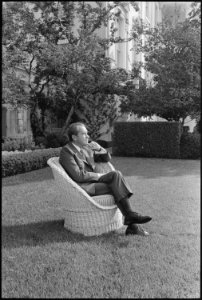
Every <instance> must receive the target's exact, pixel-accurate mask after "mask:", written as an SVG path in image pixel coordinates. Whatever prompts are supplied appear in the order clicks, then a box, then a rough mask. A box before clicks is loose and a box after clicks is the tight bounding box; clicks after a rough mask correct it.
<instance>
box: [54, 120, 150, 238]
mask: <svg viewBox="0 0 202 300" xmlns="http://www.w3.org/2000/svg"><path fill="white" fill-rule="evenodd" d="M68 136H69V140H70V142H69V143H67V144H66V145H65V146H64V147H63V148H62V150H61V152H60V158H59V162H60V164H61V165H62V166H63V168H64V169H65V171H66V172H67V173H68V175H69V176H70V177H71V178H72V179H73V180H74V181H76V182H77V183H78V184H79V185H80V186H81V187H82V188H83V189H84V190H85V191H86V192H87V193H88V194H89V195H91V196H96V195H103V194H113V196H114V199H115V203H116V204H117V206H118V208H119V209H120V211H121V212H122V214H123V216H124V217H125V218H124V225H128V227H127V229H126V235H128V234H138V235H143V236H146V235H148V232H146V231H145V230H144V229H143V228H141V227H140V225H137V224H143V223H146V222H149V221H150V220H151V217H149V216H142V215H140V214H138V213H137V212H134V211H133V210H132V208H131V205H130V202H129V198H130V197H131V196H132V195H133V192H132V190H131V188H130V187H129V185H128V183H127V182H126V180H125V179H124V177H123V175H122V173H121V172H120V171H118V170H115V171H110V172H107V173H105V174H102V173H99V172H97V171H96V167H95V162H94V151H93V150H101V152H102V153H103V152H107V151H106V150H105V149H104V148H102V147H100V146H99V145H98V144H97V143H95V142H92V143H90V144H89V143H88V142H89V135H88V131H87V129H86V126H85V125H84V124H83V123H80V122H77V123H72V124H71V125H70V127H69V130H68ZM92 148H93V149H92ZM98 148H100V149H98Z"/></svg>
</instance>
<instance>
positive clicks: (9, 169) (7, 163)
mask: <svg viewBox="0 0 202 300" xmlns="http://www.w3.org/2000/svg"><path fill="white" fill-rule="evenodd" d="M60 150H61V148H57V149H43V150H35V151H32V152H27V153H15V154H10V155H6V156H5V155H3V156H2V177H7V176H12V175H16V174H20V173H25V172H29V171H32V170H37V169H41V168H44V167H47V160H48V159H49V158H50V157H54V156H59V154H60Z"/></svg>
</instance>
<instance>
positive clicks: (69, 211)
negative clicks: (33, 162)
mask: <svg viewBox="0 0 202 300" xmlns="http://www.w3.org/2000/svg"><path fill="white" fill-rule="evenodd" d="M47 163H48V165H49V166H50V167H51V169H52V172H53V176H54V179H55V182H56V184H57V186H58V187H59V189H58V197H63V203H65V207H63V208H61V209H62V210H63V213H64V219H65V223H64V226H65V227H66V228H67V229H69V230H70V231H73V232H78V233H82V234H84V235H86V236H93V235H100V234H102V233H106V232H109V231H113V230H116V229H119V228H120V227H122V226H123V218H122V214H121V212H120V210H119V209H118V207H117V205H116V204H115V202H114V197H113V196H112V195H109V194H107V195H101V196H93V197H91V196H89V195H88V194H87V193H86V192H85V191H84V190H83V189H82V188H81V187H80V186H79V185H78V184H77V183H76V182H75V181H73V180H72V179H71V178H70V177H69V176H68V174H67V173H66V172H65V170H64V169H63V167H62V166H61V164H60V163H59V157H52V158H50V159H48V161H47ZM96 167H97V169H98V172H99V173H101V172H103V173H104V172H105V171H107V170H108V171H109V170H114V167H113V166H112V164H111V163H109V162H108V163H99V164H96ZM64 201H65V202H64Z"/></svg>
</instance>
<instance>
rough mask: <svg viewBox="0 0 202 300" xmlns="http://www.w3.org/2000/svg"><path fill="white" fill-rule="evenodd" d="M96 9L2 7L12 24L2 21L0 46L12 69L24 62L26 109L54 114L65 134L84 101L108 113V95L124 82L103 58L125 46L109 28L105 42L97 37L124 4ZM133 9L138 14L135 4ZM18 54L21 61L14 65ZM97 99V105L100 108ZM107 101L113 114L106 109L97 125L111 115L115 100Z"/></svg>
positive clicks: (81, 4) (85, 5)
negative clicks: (61, 121)
mask: <svg viewBox="0 0 202 300" xmlns="http://www.w3.org/2000/svg"><path fill="white" fill-rule="evenodd" d="M94 4H95V5H93V4H89V2H85V1H78V2H74V1H66V2H65V1H46V2H36V1H31V2H25V3H23V2H18V4H17V6H15V5H16V3H14V2H10V3H8V4H6V6H7V7H6V9H5V12H7V14H9V16H12V18H9V17H4V25H3V27H4V34H3V43H4V45H5V47H6V50H7V52H9V55H10V57H12V62H13V64H14V65H15V66H16V64H20V63H21V61H23V59H26V60H27V66H26V67H25V68H24V70H25V72H26V74H27V75H28V78H29V88H30V98H29V103H30V104H31V105H32V107H33V113H35V111H36V109H37V107H39V108H40V109H42V110H43V115H44V114H45V111H46V110H52V111H53V112H54V113H56V114H58V116H59V117H62V118H63V117H65V119H66V122H65V125H64V127H63V131H65V130H66V128H67V126H68V124H69V122H70V121H71V118H72V116H73V114H74V113H77V112H78V110H79V108H81V106H82V101H84V100H85V101H86V102H88V101H89V103H90V104H89V105H91V106H93V103H95V105H96V108H97V109H98V111H99V110H102V109H103V108H104V107H108V99H109V96H108V95H109V94H111V95H114V94H121V93H122V92H121V85H120V82H123V81H124V80H127V79H128V74H127V73H126V72H123V70H121V69H120V70H116V71H114V70H112V69H111V64H110V59H109V58H107V57H106V56H105V50H106V49H107V48H108V47H109V46H110V45H112V44H113V43H116V42H121V41H123V39H121V38H120V37H116V36H115V32H116V28H111V36H110V38H108V39H105V38H100V37H99V34H98V31H99V29H100V28H101V27H102V26H107V24H108V21H109V20H110V19H113V18H115V17H117V16H118V15H119V13H120V12H114V8H116V7H118V6H120V5H127V2H118V1H117V2H110V3H108V5H107V6H103V3H102V2H99V1H97V2H94ZM133 6H135V8H136V9H138V8H137V4H136V2H133ZM36 14H38V16H40V18H39V17H36ZM5 15H6V13H5ZM16 25H17V26H16ZM11 29H12V32H11ZM62 40H65V41H66V44H65V45H63V46H62V45H59V42H60V41H62ZM17 51H18V52H19V53H20V55H21V56H20V59H17V60H16V53H17ZM33 72H34V80H32V74H33ZM100 95H102V96H101V97H100ZM98 98H99V99H101V101H99V105H97V103H96V99H98ZM88 99H89V100H88ZM92 99H94V100H92ZM110 99H111V100H110V101H112V102H113V101H114V103H113V105H111V106H110V107H111V109H112V111H110V109H109V107H108V109H109V111H108V114H105V115H106V118H105V120H104V119H103V118H101V114H98V117H100V118H101V119H102V121H100V122H98V123H99V124H100V125H101V123H103V122H106V119H107V118H108V117H109V116H110V115H114V113H113V112H114V104H115V97H114V96H111V98H110ZM88 118H90V116H89V114H88ZM89 122H90V123H92V120H90V119H89ZM42 127H43V126H42Z"/></svg>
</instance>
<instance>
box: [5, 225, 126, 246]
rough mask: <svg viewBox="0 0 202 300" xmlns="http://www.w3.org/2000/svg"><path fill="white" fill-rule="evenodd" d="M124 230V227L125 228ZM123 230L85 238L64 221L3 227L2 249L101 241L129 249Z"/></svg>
mask: <svg viewBox="0 0 202 300" xmlns="http://www.w3.org/2000/svg"><path fill="white" fill-rule="evenodd" d="M123 228H124V227H123ZM123 236H124V230H123V229H122V228H120V229H118V230H116V231H112V232H109V233H104V234H102V235H99V236H84V235H83V234H79V233H75V232H71V231H69V230H68V229H66V228H65V227H64V220H63V219H60V220H53V221H44V222H37V223H29V224H22V225H11V226H2V248H7V249H11V248H18V247H23V246H28V247H35V246H38V245H40V246H42V245H46V244H49V243H61V242H62V243H66V242H68V243H80V242H81V241H87V242H92V241H95V242H96V240H99V242H103V243H112V244H113V243H114V244H116V245H118V244H119V247H127V245H128V242H129V241H128V240H125V241H124V240H123Z"/></svg>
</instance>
